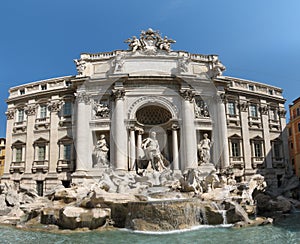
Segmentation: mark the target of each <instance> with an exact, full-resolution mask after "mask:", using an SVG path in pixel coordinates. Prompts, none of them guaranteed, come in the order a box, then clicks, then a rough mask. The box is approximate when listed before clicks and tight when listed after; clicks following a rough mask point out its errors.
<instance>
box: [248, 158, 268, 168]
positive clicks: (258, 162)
mask: <svg viewBox="0 0 300 244" xmlns="http://www.w3.org/2000/svg"><path fill="white" fill-rule="evenodd" d="M264 160H265V158H264V157H252V158H251V162H252V168H253V169H256V168H261V167H263V165H264Z"/></svg>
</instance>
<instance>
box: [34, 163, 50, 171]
mask: <svg viewBox="0 0 300 244" xmlns="http://www.w3.org/2000/svg"><path fill="white" fill-rule="evenodd" d="M48 169H49V165H48V160H35V161H33V163H32V173H36V172H37V171H43V173H46V172H48Z"/></svg>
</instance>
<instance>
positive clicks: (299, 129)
mask: <svg viewBox="0 0 300 244" xmlns="http://www.w3.org/2000/svg"><path fill="white" fill-rule="evenodd" d="M298 131H299V132H300V123H298Z"/></svg>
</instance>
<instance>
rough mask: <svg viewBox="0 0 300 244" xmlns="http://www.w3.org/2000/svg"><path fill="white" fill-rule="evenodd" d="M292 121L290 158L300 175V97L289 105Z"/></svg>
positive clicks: (299, 175)
mask: <svg viewBox="0 0 300 244" xmlns="http://www.w3.org/2000/svg"><path fill="white" fill-rule="evenodd" d="M289 110H290V122H289V124H288V130H289V149H290V159H291V162H292V166H293V170H294V172H295V174H296V175H297V176H298V177H300V97H298V98H297V99H296V100H294V101H293V103H292V104H291V105H289Z"/></svg>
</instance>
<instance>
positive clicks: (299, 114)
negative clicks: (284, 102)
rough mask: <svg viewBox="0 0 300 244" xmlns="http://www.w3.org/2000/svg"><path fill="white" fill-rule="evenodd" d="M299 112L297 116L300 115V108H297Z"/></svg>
mask: <svg viewBox="0 0 300 244" xmlns="http://www.w3.org/2000/svg"><path fill="white" fill-rule="evenodd" d="M296 111H297V112H296V113H297V116H300V108H297V110H296Z"/></svg>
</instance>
